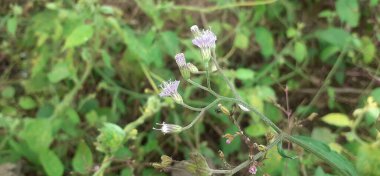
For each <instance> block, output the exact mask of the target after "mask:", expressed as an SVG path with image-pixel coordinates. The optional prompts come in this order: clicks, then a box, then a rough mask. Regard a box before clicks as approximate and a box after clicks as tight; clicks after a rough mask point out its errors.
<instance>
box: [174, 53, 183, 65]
mask: <svg viewBox="0 0 380 176" xmlns="http://www.w3.org/2000/svg"><path fill="white" fill-rule="evenodd" d="M174 58H175V61H176V62H177V65H178V67H180V68H181V67H184V66H186V59H185V55H184V54H183V53H178V54H176V55H175V57H174Z"/></svg>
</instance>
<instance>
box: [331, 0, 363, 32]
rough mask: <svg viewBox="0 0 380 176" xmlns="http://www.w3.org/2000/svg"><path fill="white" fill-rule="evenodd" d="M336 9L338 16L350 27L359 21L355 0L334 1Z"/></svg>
mask: <svg viewBox="0 0 380 176" xmlns="http://www.w3.org/2000/svg"><path fill="white" fill-rule="evenodd" d="M335 6H336V11H337V13H338V16H339V18H340V19H341V20H342V21H344V22H346V23H347V24H348V25H349V26H351V27H356V26H357V25H358V23H359V18H360V11H359V5H358V1H357V0H338V1H336V4H335Z"/></svg>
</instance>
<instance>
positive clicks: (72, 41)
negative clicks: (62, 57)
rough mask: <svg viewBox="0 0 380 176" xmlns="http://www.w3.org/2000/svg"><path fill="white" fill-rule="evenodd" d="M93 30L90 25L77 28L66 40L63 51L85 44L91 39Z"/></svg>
mask: <svg viewBox="0 0 380 176" xmlns="http://www.w3.org/2000/svg"><path fill="white" fill-rule="evenodd" d="M93 33H94V29H93V28H92V26H90V25H86V24H82V25H80V26H77V27H76V28H75V29H74V30H73V32H72V33H71V34H70V35H69V36H68V37H67V38H66V41H65V46H64V47H63V48H64V49H68V48H74V47H77V46H80V45H82V44H84V43H86V42H87V41H88V40H90V39H91V37H92V35H93Z"/></svg>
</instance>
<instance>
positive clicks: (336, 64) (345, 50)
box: [302, 47, 348, 116]
mask: <svg viewBox="0 0 380 176" xmlns="http://www.w3.org/2000/svg"><path fill="white" fill-rule="evenodd" d="M347 49H348V47H344V48H343V51H342V52H341V53H340V54H339V56H338V59H337V60H336V62H335V63H334V66H333V67H332V68H331V70H330V72H329V74H327V76H326V79H325V80H324V81H323V84H322V86H321V88H320V89H319V90H318V92H317V93H316V94H315V96H314V97H313V99H312V100H311V101H310V103H309V105H308V106H313V105H314V104H315V102H316V101H317V100H318V98H319V97H320V96H321V94H322V92H324V91H325V90H326V88H327V86H328V85H330V82H331V78H332V76H334V74H335V72H336V71H337V69H338V67H339V65H340V63H341V62H342V60H343V58H344V55H345V54H346V52H347ZM303 115H305V114H302V116H303Z"/></svg>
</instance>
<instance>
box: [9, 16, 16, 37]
mask: <svg viewBox="0 0 380 176" xmlns="http://www.w3.org/2000/svg"><path fill="white" fill-rule="evenodd" d="M16 30H17V18H16V17H12V18H10V19H8V20H7V31H8V32H9V33H10V34H11V35H12V36H14V35H15V34H16Z"/></svg>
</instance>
